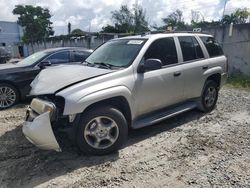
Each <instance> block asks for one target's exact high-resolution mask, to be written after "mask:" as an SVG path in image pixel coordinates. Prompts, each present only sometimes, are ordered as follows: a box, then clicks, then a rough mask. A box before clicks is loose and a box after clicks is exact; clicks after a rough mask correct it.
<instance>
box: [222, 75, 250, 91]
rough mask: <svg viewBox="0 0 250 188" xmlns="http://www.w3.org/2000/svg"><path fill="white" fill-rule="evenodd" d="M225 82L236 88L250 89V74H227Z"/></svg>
mask: <svg viewBox="0 0 250 188" xmlns="http://www.w3.org/2000/svg"><path fill="white" fill-rule="evenodd" d="M227 84H228V85H229V86H233V87H236V88H244V89H250V76H247V75H244V74H235V75H232V76H229V78H228V80H227Z"/></svg>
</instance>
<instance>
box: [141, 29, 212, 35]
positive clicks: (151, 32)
mask: <svg viewBox="0 0 250 188" xmlns="http://www.w3.org/2000/svg"><path fill="white" fill-rule="evenodd" d="M160 33H163V34H164V33H194V34H197V33H198V34H210V33H208V32H204V31H201V32H198V31H166V30H160V31H150V32H145V33H141V34H140V35H141V36H145V35H148V34H160Z"/></svg>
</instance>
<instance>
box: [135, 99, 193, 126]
mask: <svg viewBox="0 0 250 188" xmlns="http://www.w3.org/2000/svg"><path fill="white" fill-rule="evenodd" d="M196 107H197V104H196V103H195V102H188V103H184V104H182V105H179V106H175V107H172V108H168V109H166V110H161V111H160V112H158V113H153V114H151V115H150V114H149V115H147V116H144V117H143V118H140V119H137V120H135V121H134V122H133V123H132V128H133V129H138V128H142V127H146V126H150V125H153V124H155V123H158V122H160V121H163V120H165V119H168V118H171V117H174V116H176V115H178V114H181V113H183V112H187V111H189V110H192V109H194V108H196Z"/></svg>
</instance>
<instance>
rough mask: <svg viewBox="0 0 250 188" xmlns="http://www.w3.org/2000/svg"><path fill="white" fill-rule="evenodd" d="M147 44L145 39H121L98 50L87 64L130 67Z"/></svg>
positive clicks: (87, 60)
mask: <svg viewBox="0 0 250 188" xmlns="http://www.w3.org/2000/svg"><path fill="white" fill-rule="evenodd" d="M144 43H145V39H121V40H114V41H109V42H107V43H105V44H103V45H102V46H101V47H99V48H98V49H96V50H95V51H94V52H93V53H92V54H91V55H90V56H89V57H88V58H87V59H86V62H88V63H91V64H100V63H101V64H108V65H109V66H114V67H128V66H129V65H130V64H131V63H132V61H133V60H134V58H135V57H136V55H137V54H138V53H139V51H140V49H141V48H142V46H143V45H144Z"/></svg>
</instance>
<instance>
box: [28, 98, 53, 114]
mask: <svg viewBox="0 0 250 188" xmlns="http://www.w3.org/2000/svg"><path fill="white" fill-rule="evenodd" d="M30 107H31V109H32V110H34V111H35V112H36V113H38V114H43V113H45V112H50V114H53V112H55V109H56V108H55V105H54V104H53V103H51V102H47V101H44V100H41V99H37V98H35V99H33V100H32V102H31V104H30Z"/></svg>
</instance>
